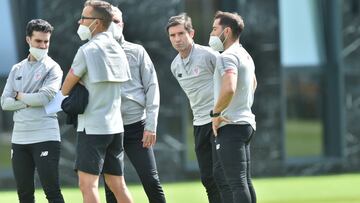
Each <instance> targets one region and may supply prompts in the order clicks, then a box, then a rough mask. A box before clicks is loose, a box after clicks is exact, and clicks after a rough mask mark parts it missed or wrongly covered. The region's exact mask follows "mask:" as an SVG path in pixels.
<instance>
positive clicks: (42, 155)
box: [40, 151, 49, 157]
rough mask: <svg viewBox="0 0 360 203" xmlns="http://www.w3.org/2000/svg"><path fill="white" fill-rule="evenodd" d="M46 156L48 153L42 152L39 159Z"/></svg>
mask: <svg viewBox="0 0 360 203" xmlns="http://www.w3.org/2000/svg"><path fill="white" fill-rule="evenodd" d="M48 154H49V152H48V151H42V152H41V154H40V157H44V156H47V155H48Z"/></svg>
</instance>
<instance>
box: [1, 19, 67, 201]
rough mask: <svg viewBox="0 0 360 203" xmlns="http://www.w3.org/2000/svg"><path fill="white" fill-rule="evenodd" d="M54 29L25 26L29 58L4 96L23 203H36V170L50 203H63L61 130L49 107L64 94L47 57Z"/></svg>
mask: <svg viewBox="0 0 360 203" xmlns="http://www.w3.org/2000/svg"><path fill="white" fill-rule="evenodd" d="M52 31H53V27H52V26H51V25H50V24H49V23H48V22H47V21H45V20H42V19H35V20H31V21H30V22H29V23H28V24H27V26H26V42H27V43H28V44H29V47H30V49H29V52H30V54H29V56H28V57H27V58H26V59H24V60H23V61H21V62H20V63H18V64H15V65H14V66H13V68H12V69H11V72H10V74H9V77H8V79H7V82H6V85H5V88H4V92H3V93H2V96H1V107H2V109H3V110H7V111H14V129H13V132H12V139H11V143H12V146H11V160H12V167H13V172H14V176H15V181H16V186H17V192H18V196H19V201H20V202H24V203H33V202H35V197H34V191H35V188H34V173H35V168H36V170H37V172H38V175H39V177H40V182H41V185H42V187H43V190H44V192H45V194H46V198H47V199H48V201H49V202H52V203H62V202H64V199H63V196H62V194H61V190H60V184H59V159H60V147H61V146H60V131H59V124H58V120H57V117H56V114H55V113H52V114H46V112H45V110H44V106H45V105H46V104H48V103H49V102H50V100H52V99H53V98H54V97H55V94H56V93H57V92H58V91H59V89H60V86H61V79H62V74H63V73H62V70H61V68H60V66H59V65H58V64H57V63H56V62H55V61H54V60H53V59H52V58H50V57H49V56H48V55H47V53H48V49H49V46H50V37H51V33H52Z"/></svg>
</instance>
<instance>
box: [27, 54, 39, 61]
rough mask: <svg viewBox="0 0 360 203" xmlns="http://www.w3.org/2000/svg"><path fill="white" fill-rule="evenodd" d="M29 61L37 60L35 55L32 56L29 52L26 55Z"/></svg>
mask: <svg viewBox="0 0 360 203" xmlns="http://www.w3.org/2000/svg"><path fill="white" fill-rule="evenodd" d="M28 59H29V61H37V60H36V58H35V57H33V55H31V54H29V57H28Z"/></svg>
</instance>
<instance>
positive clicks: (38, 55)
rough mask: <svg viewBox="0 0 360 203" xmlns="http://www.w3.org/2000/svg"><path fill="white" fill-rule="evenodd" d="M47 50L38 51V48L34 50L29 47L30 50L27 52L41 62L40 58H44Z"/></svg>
mask: <svg viewBox="0 0 360 203" xmlns="http://www.w3.org/2000/svg"><path fill="white" fill-rule="evenodd" d="M48 51H49V49H39V48H35V47H32V46H31V45H30V49H29V52H30V54H31V55H32V56H33V57H34V58H35V59H36V60H37V61H39V60H41V59H42V58H44V57H45V56H46V55H47V53H48Z"/></svg>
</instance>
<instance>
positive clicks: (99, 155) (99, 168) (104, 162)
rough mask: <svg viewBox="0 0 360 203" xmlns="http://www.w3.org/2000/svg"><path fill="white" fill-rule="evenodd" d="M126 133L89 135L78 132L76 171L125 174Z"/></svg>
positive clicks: (94, 173) (96, 173)
mask: <svg viewBox="0 0 360 203" xmlns="http://www.w3.org/2000/svg"><path fill="white" fill-rule="evenodd" d="M123 139H124V134H123V133H118V134H110V135H87V134H86V133H85V132H78V135H77V140H76V160H75V171H77V170H79V171H83V172H85V173H90V174H93V175H100V174H101V173H106V174H111V175H117V176H123V174H124V147H123Z"/></svg>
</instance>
